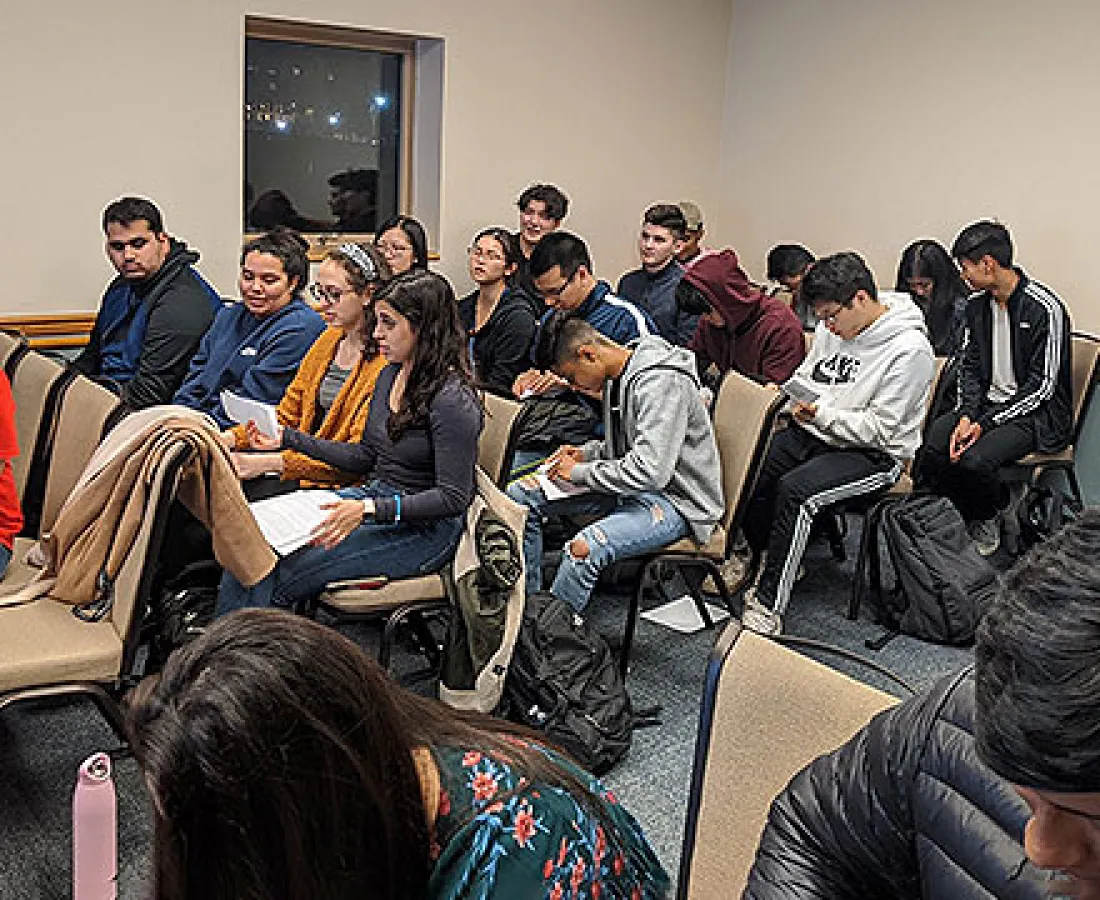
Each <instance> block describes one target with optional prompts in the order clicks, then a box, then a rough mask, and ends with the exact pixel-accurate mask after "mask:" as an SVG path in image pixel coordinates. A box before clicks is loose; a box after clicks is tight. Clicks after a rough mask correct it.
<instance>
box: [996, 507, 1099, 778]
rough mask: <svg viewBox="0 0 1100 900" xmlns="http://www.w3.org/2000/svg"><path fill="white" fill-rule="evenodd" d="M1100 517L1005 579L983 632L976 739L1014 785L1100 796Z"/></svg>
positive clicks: (1090, 517) (1040, 550) (1062, 535)
mask: <svg viewBox="0 0 1100 900" xmlns="http://www.w3.org/2000/svg"><path fill="white" fill-rule="evenodd" d="M1098 558H1100V509H1096V508H1092V509H1087V510H1085V511H1084V512H1083V513H1082V514H1081V516H1080V518H1079V519H1078V520H1077V521H1076V522H1074V523H1072V524H1070V525H1067V526H1066V527H1065V528H1064V529H1063V530H1062V531H1060V532H1059V533H1058V534H1056V535H1054V536H1053V537H1051V538H1049V539H1048V540H1047V541H1046V542H1044V543H1042V544H1039V545H1038V546H1036V547H1035V548H1033V549H1032V551H1031V552H1030V553H1029V554H1028V555H1027V556H1026V557H1024V558H1023V560H1021V561H1020V562H1019V563H1018V564H1017V565H1016V567H1015V568H1014V569H1012V571H1011V572H1010V573H1009V574H1008V576H1007V577H1006V578H1005V581H1004V583H1003V585H1002V586H1001V589H1000V591H999V592H998V593H997V595H996V597H995V598H994V599H993V601H992V602H991V603H990V605H989V608H988V609H987V610H986V612H985V615H984V616H983V618H982V620H981V622H980V623H979V626H978V633H977V645H976V647H975V661H976V663H977V677H976V699H977V703H976V705H975V706H976V712H975V716H976V718H975V725H976V729H975V738H976V746H977V750H978V755H979V756H980V757H981V759H982V760H983V761H984V762H985V763H986V765H988V766H989V767H990V768H992V769H993V770H994V771H995V772H997V773H999V774H1000V775H1001V776H1002V777H1004V778H1007V779H1008V780H1009V781H1011V782H1014V783H1015V784H1019V785H1023V786H1024V787H1030V788H1035V789H1038V790H1048V791H1057V792H1060V793H1061V792H1064V793H1077V792H1083V791H1088V792H1095V791H1100V603H1097V597H1100V567H1098V566H1097V565H1096V560H1097V559H1098Z"/></svg>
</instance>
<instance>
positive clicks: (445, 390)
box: [217, 272, 481, 615]
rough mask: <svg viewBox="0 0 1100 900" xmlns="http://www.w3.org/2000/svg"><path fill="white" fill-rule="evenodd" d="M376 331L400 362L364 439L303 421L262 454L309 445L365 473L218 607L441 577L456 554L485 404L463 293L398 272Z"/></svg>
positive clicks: (253, 434)
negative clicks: (351, 585)
mask: <svg viewBox="0 0 1100 900" xmlns="http://www.w3.org/2000/svg"><path fill="white" fill-rule="evenodd" d="M374 314H375V319H376V321H377V324H376V325H375V329H374V336H375V338H376V339H377V341H378V349H379V352H380V353H381V354H382V355H383V356H384V357H385V358H386V359H387V360H388V361H389V363H390V364H389V365H387V366H386V367H385V368H383V369H382V372H381V373H380V374H379V376H378V383H377V384H376V385H375V389H374V394H373V395H372V396H371V401H370V410H369V411H368V413H367V424H366V427H365V428H364V429H363V437H362V439H361V440H360V441H359V443H356V444H352V443H342V442H340V441H326V440H321V439H319V438H316V437H313V436H312V435H310V434H307V433H305V432H302V431H298V430H297V429H294V428H279V429H278V431H279V434H278V435H270V436H265V435H262V434H260V433H259V431H258V430H257V429H256V427H255V425H251V424H250V425H249V439H250V441H251V442H252V445H253V446H254V447H256V448H257V449H263V450H273V451H282V450H297V451H300V452H302V453H305V454H307V455H309V456H312V457H314V458H316V459H319V460H322V461H324V462H327V463H329V464H330V465H334V466H336V467H337V468H338V469H341V470H342V471H344V472H348V473H349V474H352V475H356V476H358V480H359V482H360V484H361V486H358V487H350V488H345V489H343V490H341V491H340V492H339V494H340V497H341V499H340V500H339V501H335V502H333V503H331V504H328V505H326V506H324V507H322V508H323V509H328V510H331V512H330V513H329V515H328V517H327V518H326V519H325V520H324V521H323V522H321V524H320V525H318V526H317V527H316V528H315V529H314V530H313V533H312V538H313V540H312V544H311V545H309V546H307V547H304V548H302V549H300V550H297V551H295V552H293V553H291V554H289V555H288V556H284V557H282V559H280V560H279V564H278V565H277V566H276V567H275V568H274V570H273V571H272V572H271V573H270V574H269V575H268V576H267V577H266V578H264V579H263V580H262V581H260V582H259V583H258V584H256V585H254V586H253V587H252V588H245V587H244V586H243V585H241V583H240V582H238V581H237V580H236V579H235V578H233V577H232V576H231V575H230V574H229V573H226V575H225V577H224V579H223V580H222V584H221V590H220V592H219V595H218V608H217V612H218V614H219V615H220V614H223V613H226V612H229V611H230V610H233V609H236V608H238V607H243V606H271V605H275V606H283V607H290V608H298V607H303V608H305V609H311V608H312V605H313V602H314V601H315V600H316V598H317V597H318V596H319V595H320V593H321V591H322V590H323V589H324V587H325V585H326V584H328V583H329V582H332V581H341V580H343V579H346V578H362V577H365V576H381V577H384V578H389V579H398V578H408V577H410V576H412V575H423V574H427V573H429V572H437V571H439V569H441V568H442V567H443V566H444V565H445V564H446V563H447V562H448V561H449V560H450V559H451V557H452V556H453V555H454V550H455V547H456V546H457V545H458V539H459V536H460V535H461V533H462V528H463V525H464V523H465V514H466V510H467V507H469V505H470V501H471V500H472V499H473V496H474V467H475V465H476V457H477V441H478V435H479V433H480V432H481V405H480V402H479V400H478V397H477V395H476V393H475V392H474V390H473V388H472V387H471V386H470V378H469V373H468V367H467V365H466V361H465V359H464V351H463V334H462V326H461V324H460V323H459V321H458V309H457V304H456V303H455V297H454V292H453V291H452V290H451V286H450V285H449V284H448V283H447V281H446V280H445V279H443V278H440V277H439V276H438V275H433V274H432V273H431V272H410V273H408V274H406V275H402V276H400V277H398V278H394V279H393V280H392V281H390V282H389V283H388V284H386V285H385V286H384V287H383V288H382V289H381V290H379V291H378V294H377V296H376V297H375V301H374Z"/></svg>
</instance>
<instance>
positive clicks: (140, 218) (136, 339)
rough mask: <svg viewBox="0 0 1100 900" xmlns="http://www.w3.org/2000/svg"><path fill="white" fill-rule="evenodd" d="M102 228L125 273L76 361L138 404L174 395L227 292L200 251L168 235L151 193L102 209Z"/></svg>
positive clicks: (119, 268)
mask: <svg viewBox="0 0 1100 900" xmlns="http://www.w3.org/2000/svg"><path fill="white" fill-rule="evenodd" d="M103 233H104V234H105V235H106V236H107V258H108V259H110V261H111V265H113V266H114V267H115V269H116V270H117V271H118V277H117V278H116V279H115V280H114V281H112V282H111V283H110V284H109V285H108V286H107V291H106V293H104V295H103V301H102V302H101V303H100V306H99V312H98V313H97V314H96V320H95V325H94V326H93V328H92V333H91V335H90V336H89V338H88V343H87V345H86V346H85V347H84V349H83V350H82V351H81V352H80V355H79V356H77V358H76V359H74V360H73V365H74V366H75V367H76V368H77V369H78V370H79V371H80V372H83V373H84V374H85V375H87V376H88V377H89V378H91V379H93V380H95V381H98V382H99V383H100V384H104V385H106V386H107V387H109V388H111V390H113V391H115V392H116V393H117V394H119V396H120V397H121V398H122V402H123V403H125V404H126V406H127V407H129V408H131V409H144V408H145V407H147V406H157V405H159V404H162V403H168V402H170V401H171V399H172V395H173V394H175V393H176V391H177V390H178V389H179V386H180V384H181V383H182V382H183V378H184V376H185V375H186V374H187V369H188V366H189V365H190V364H191V358H192V357H193V356H194V355H195V351H196V349H198V346H199V341H200V340H201V339H202V336H203V335H204V334H205V333H206V330H207V329H208V328H209V327H210V323H211V322H213V321H214V316H215V315H216V314H217V313H218V311H219V310H220V309H221V307H222V301H221V298H220V297H219V296H218V292H217V291H215V290H214V288H212V287H211V286H210V285H209V284H207V283H206V281H205V280H204V279H203V277H202V276H201V275H200V274H199V273H198V272H196V271H195V269H194V265H195V263H197V262H198V261H199V254H198V253H197V252H196V251H194V250H189V249H188V247H187V245H186V244H185V243H183V242H182V241H180V240H177V239H176V238H173V237H169V235H168V233H167V232H166V231H165V230H164V221H163V219H162V218H161V214H160V210H159V209H157V207H156V206H155V205H154V204H153V203H151V202H150V201H148V200H146V199H144V198H142V197H123V198H121V199H119V200H116V201H115V202H114V203H112V204H110V205H109V206H108V207H107V208H106V209H105V210H104V211H103Z"/></svg>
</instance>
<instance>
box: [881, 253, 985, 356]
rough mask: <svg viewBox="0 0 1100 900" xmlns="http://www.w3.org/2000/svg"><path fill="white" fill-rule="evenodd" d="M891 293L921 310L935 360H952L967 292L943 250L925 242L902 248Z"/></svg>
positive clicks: (963, 324)
mask: <svg viewBox="0 0 1100 900" xmlns="http://www.w3.org/2000/svg"><path fill="white" fill-rule="evenodd" d="M895 290H899V291H904V292H905V293H907V294H912V296H913V301H914V302H915V303H916V304H917V306H919V307H920V308H921V311H922V312H923V313H924V321H925V323H926V324H927V325H928V337H929V340H930V341H931V342H932V349H933V350H934V351H935V352H936V356H953V355H954V354H955V351H956V350H958V349H959V347H960V346H961V344H962V336H963V331H964V329H965V328H966V300H967V297H969V296H970V291H969V290H968V289H967V287H966V285H965V284H964V283H963V280H962V277H961V276H960V275H959V270H958V269H957V268H955V263H953V262H952V261H951V257H950V256H949V255H948V253H947V251H946V250H945V249H944V248H943V246H942V245H941V244H940V243H939V242H937V241H933V240H927V239H926V240H920V241H914V242H913V243H912V244H910V245H909V246H908V247H906V248H905V251H904V252H903V253H902V254H901V262H899V263H898V277H897V282H896V284H895Z"/></svg>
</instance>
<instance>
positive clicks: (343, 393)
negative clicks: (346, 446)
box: [222, 244, 390, 500]
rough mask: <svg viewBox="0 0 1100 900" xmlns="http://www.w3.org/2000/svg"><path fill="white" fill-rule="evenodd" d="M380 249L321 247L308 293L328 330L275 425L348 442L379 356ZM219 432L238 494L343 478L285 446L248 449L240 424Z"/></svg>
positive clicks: (385, 274) (355, 437)
mask: <svg viewBox="0 0 1100 900" xmlns="http://www.w3.org/2000/svg"><path fill="white" fill-rule="evenodd" d="M389 279H390V269H389V266H388V265H387V264H386V261H385V259H383V257H382V254H381V253H379V252H378V250H376V249H375V248H374V247H373V246H371V245H369V244H342V245H340V247H338V248H337V249H335V250H332V251H330V252H329V254H328V256H327V257H325V260H324V262H322V263H321V265H320V268H319V269H318V272H317V281H316V282H315V283H314V284H312V285H310V291H311V292H312V294H313V298H314V300H315V302H316V305H317V308H318V310H319V311H320V313H321V317H322V318H323V319H324V320H325V322H326V323H327V324H328V326H329V327H328V329H327V330H326V331H325V332H324V333H322V335H321V336H320V337H319V338H318V339H317V340H316V342H315V343H314V344H313V346H312V347H311V348H310V350H309V352H308V353H307V354H306V356H305V358H304V359H303V360H302V365H301V367H300V368H299V369H298V374H297V375H295V376H294V380H293V381H292V382H291V383H290V387H288V388H287V391H286V393H285V394H284V395H283V399H282V400H281V401H280V402H279V406H278V409H277V414H278V418H279V423H280V424H282V425H283V426H286V427H290V428H294V429H296V430H298V431H302V432H305V433H306V434H311V435H313V436H314V437H319V438H324V439H325V440H330V441H347V442H353V443H356V442H358V441H359V439H360V438H362V436H363V428H364V426H365V425H366V422H367V409H368V407H369V405H370V398H371V395H372V394H373V393H374V384H375V382H376V381H377V380H378V373H379V372H381V371H382V368H383V366H385V364H386V361H385V359H384V358H383V357H382V356H381V355H380V354H379V353H378V344H377V342H376V341H375V339H374V326H375V319H374V293H375V291H376V290H377V289H378V287H379V286H380V285H382V284H383V283H385V282H386V281H389ZM222 438H223V440H224V442H225V444H226V446H228V447H229V448H230V449H231V450H233V451H237V452H234V454H233V462H234V464H235V465H236V467H237V473H238V474H239V475H240V477H241V480H242V481H245V482H246V484H245V493H246V494H247V495H248V496H249V498H250V499H253V500H256V499H260V498H261V497H266V496H271V495H273V494H279V493H285V492H287V491H290V490H294V489H296V488H297V487H299V486H301V487H321V486H333V485H341V486H342V485H346V484H350V483H351V482H352V481H353V479H351V478H350V476H348V474H347V473H346V472H342V471H341V470H339V469H337V468H335V467H334V466H331V465H329V464H327V463H324V462H321V461H320V460H316V459H313V458H311V457H309V456H306V455H304V454H302V453H297V452H295V451H293V450H282V451H275V452H239V451H248V450H252V449H254V448H252V446H251V444H250V442H249V439H248V433H247V429H246V428H245V427H244V426H243V425H238V426H235V427H233V428H230V429H228V430H226V431H224V432H223V433H222Z"/></svg>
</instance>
